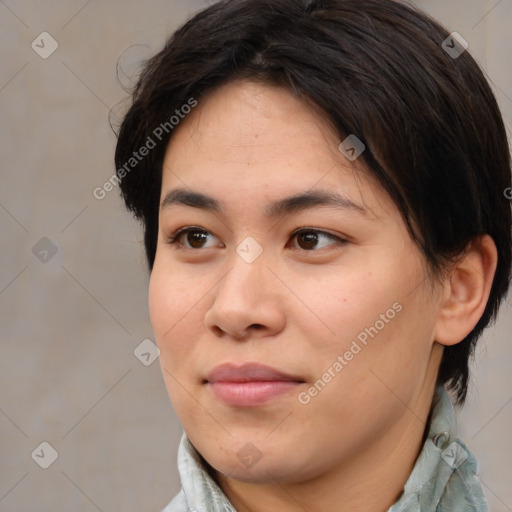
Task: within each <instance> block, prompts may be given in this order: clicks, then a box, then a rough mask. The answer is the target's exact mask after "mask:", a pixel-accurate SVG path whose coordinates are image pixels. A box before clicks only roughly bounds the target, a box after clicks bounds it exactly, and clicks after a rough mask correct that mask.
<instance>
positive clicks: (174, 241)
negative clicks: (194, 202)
mask: <svg viewBox="0 0 512 512" xmlns="http://www.w3.org/2000/svg"><path fill="white" fill-rule="evenodd" d="M189 231H198V232H202V233H206V234H208V235H211V236H213V237H214V238H217V237H216V236H215V235H213V233H211V232H210V231H208V230H207V229H205V228H203V227H201V226H183V227H181V228H179V229H177V230H176V231H174V232H173V233H172V235H170V236H168V237H166V239H165V240H164V243H166V244H169V245H180V246H182V247H183V248H184V249H190V250H191V251H195V252H197V251H200V250H205V249H211V248H212V247H200V248H194V247H187V246H186V245H183V244H182V243H180V242H178V238H180V237H181V236H182V235H184V234H186V233H188V232H189ZM301 233H316V234H319V235H323V236H325V237H327V238H328V239H330V240H332V241H334V242H337V244H346V243H348V242H349V240H348V239H347V238H345V237H342V236H339V235H335V234H333V233H330V232H328V231H325V230H323V229H320V228H314V227H307V226H302V227H300V228H297V229H295V230H294V231H293V232H292V233H291V234H290V237H289V238H290V240H292V239H293V238H294V237H296V236H297V235H299V234H301ZM332 245H334V244H332ZM224 247H225V246H224ZM329 247H330V246H329ZM323 249H325V248H323ZM294 250H297V251H301V252H304V253H315V252H319V251H318V250H307V249H301V248H300V247H299V248H294Z"/></svg>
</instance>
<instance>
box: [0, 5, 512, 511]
mask: <svg viewBox="0 0 512 512" xmlns="http://www.w3.org/2000/svg"><path fill="white" fill-rule="evenodd" d="M417 4H418V5H419V6H420V7H423V8H424V9H425V10H427V11H428V12H430V13H431V14H432V15H433V16H434V17H436V18H437V19H438V20H440V21H441V22H442V23H443V24H444V25H446V26H447V27H449V28H450V30H452V31H457V32H459V33H460V34H461V35H462V36H463V37H464V38H465V39H466V40H467V41H468V43H469V51H471V53H472V54H473V56H474V57H475V58H476V59H477V60H478V61H479V63H480V64H481V65H482V66H483V68H484V69H485V71H486V73H487V74H488V76H489V77H490V79H491V80H492V82H493V89H494V91H495V93H496V95H497V99H498V101H499V104H500V106H501V108H502V111H503V114H504V117H505V120H506V122H507V124H508V125H509V126H510V124H511V121H512V68H511V66H510V55H511V52H512V41H511V39H510V27H511V26H512V2H511V1H510V0H501V1H496V0H489V1H480V0H467V1H463V0H450V1H447V0H432V1H418V2H417ZM205 6H206V3H205V2H203V1H200V0H191V1H184V0H167V1H165V0H148V1H145V2H122V1H119V0H109V1H107V2H100V1H98V0H92V1H86V0H73V1H67V2H64V1H57V0H48V1H43V2H36V1H35V0H34V1H25V0H5V1H4V2H0V47H1V48H2V49H1V55H2V58H1V66H0V119H1V126H0V130H1V132H0V165H1V173H0V229H1V233H2V236H1V237H0V265H1V267H0V336H1V345H0V346H1V354H0V443H1V447H0V457H1V459H0V511H3V512H20V511H21V512H23V511H35V510H38V511H41V512H43V511H55V510H72V511H97V510H100V511H103V512H107V511H116V512H118V511H126V512H136V511H137V512H140V511H159V510H161V508H162V507H163V506H164V505H165V504H167V503H168V502H169V501H170V499H171V498H172V497H173V496H174V494H175V493H176V492H177V491H178V490H179V487H180V485H179V476H178V473H177V468H176V451H177V446H178V442H179V438H180V434H181V426H180V424H179V421H178V419H177V417H176V415H175V414H174V412H173V410H172V407H171V404H170V401H169V399H168V397H167V394H166V390H165V387H164V383H163V380H162V377H161V373H160V368H159V366H158V361H156V362H154V363H153V364H151V365H150V366H144V365H143V364H142V363H141V362H140V361H139V360H138V359H137V358H136V357H135V356H134V353H133V351H134V350H135V348H136V347H137V346H138V345H139V344H140V343H141V341H142V340H144V339H146V338H152V329H151V324H150V322H149V316H148V310H147V285H148V273H147V269H146V263H145V260H144V253H143V249H142V243H141V241H142V231H141V229H140V226H139V225H138V223H137V222H135V221H134V220H133V219H132V218H131V217H130V214H128V213H127V212H125V210H124V205H123V203H122V201H121V199H120V198H119V195H118V189H117V188H116V189H115V190H113V191H111V192H110V193H108V194H107V196H106V197H105V198H104V199H103V200H98V199H95V197H94V196H93V190H94V189H95V188H96V187H98V186H102V185H103V183H105V181H106V180H108V179H109V178H110V177H111V176H112V175H113V173H114V167H113V153H114V147H115V136H114V134H113V133H112V130H111V128H110V126H109V111H110V110H111V109H112V108H113V112H114V114H115V113H119V112H122V105H123V104H122V101H123V99H125V98H126V94H125V93H124V92H123V89H122V88H121V86H120V83H119V82H118V80H117V79H116V63H117V62H118V60H119V59H120V62H121V64H122V68H123V69H126V70H127V71H128V72H129V71H130V70H132V69H134V67H133V66H134V65H135V64H136V62H137V59H138V58H140V57H144V56H147V55H149V54H150V53H151V52H156V51H157V50H158V49H159V48H160V47H161V46H162V45H163V43H164V40H165V38H166V36H167V35H168V34H169V33H170V32H171V31H172V30H173V29H174V28H176V27H177V26H178V25H179V24H181V23H182V22H183V21H184V20H185V19H186V18H187V17H188V16H189V15H190V14H191V13H193V12H195V11H197V10H198V9H200V8H203V7H205ZM44 31H46V32H48V33H49V34H51V36H52V37H53V38H54V39H55V40H56V41H57V43H58V49H57V50H56V51H55V52H54V53H53V54H52V55H51V56H49V57H48V58H46V59H43V58H42V57H40V56H39V55H38V54H37V53H36V51H34V50H33V49H32V47H31V43H32V41H34V40H35V41H36V43H37V44H39V51H43V48H42V46H43V44H42V43H41V42H40V39H41V38H37V36H39V34H41V33H42V32H44ZM43 37H46V36H43ZM44 41H45V43H44V48H46V50H48V48H50V46H49V45H50V41H49V39H44ZM134 45H135V46H134ZM120 56H121V58H120ZM121 76H123V74H122V72H121ZM121 82H124V83H125V84H126V83H127V79H126V78H123V80H121ZM504 200H505V199H504ZM41 239H43V240H42V241H41ZM46 239H48V240H46ZM34 247H35V249H34ZM45 250H46V251H48V252H47V253H45V252H44V251H45ZM52 250H53V251H55V250H56V251H57V252H56V254H54V255H53V256H52ZM34 252H35V253H36V254H34ZM45 258H49V261H46V262H45V261H44V260H45ZM41 259H42V260H43V261H41ZM511 309H512V308H511V305H510V304H508V305H506V306H505V307H504V308H503V309H502V313H501V316H500V318H499V321H498V323H497V324H496V326H494V327H492V328H490V329H488V330H487V332H486V335H485V337H484V339H483V340H482V343H481V346H480V349H479V351H478V355H477V361H476V364H475V365H474V374H473V380H472V385H471V389H470V393H469V397H468V401H467V405H466V407H465V408H464V409H463V410H462V412H461V413H460V415H459V416H460V423H461V424H460V432H461V437H462V438H463V439H464V440H465V441H466V442H467V444H468V446H469V448H470V449H471V450H472V451H473V453H475V454H476V456H477V458H478V459H479V461H480V475H481V477H482V481H483V483H484V488H485V491H486V494H487V496H488V499H489V502H490V505H491V507H490V509H491V510H492V511H495V512H500V511H506V510H512V488H511V486H510V476H509V467H510V460H512V442H511V437H510V431H511V424H512V383H511V378H510V366H511V362H512V345H511V343H510V338H511V336H510V333H511V330H512V311H511ZM44 441H46V442H48V443H49V444H50V445H51V446H53V448H54V449H55V450H56V451H57V452H58V458H57V459H56V460H55V462H54V463H53V464H52V465H51V466H50V467H49V468H48V469H42V468H41V467H40V466H39V465H38V464H37V463H36V461H35V460H34V459H36V460H37V454H39V455H40V457H39V459H38V460H39V461H42V460H43V459H45V460H49V459H48V458H47V457H49V456H50V455H51V454H50V451H49V449H48V448H45V446H44V445H43V447H40V448H38V447H39V446H40V443H42V442H44ZM41 449H42V450H43V452H41ZM34 450H36V451H35V454H34V458H33V457H32V456H31V454H32V453H33V452H34ZM45 450H46V451H45ZM41 453H44V456H41Z"/></svg>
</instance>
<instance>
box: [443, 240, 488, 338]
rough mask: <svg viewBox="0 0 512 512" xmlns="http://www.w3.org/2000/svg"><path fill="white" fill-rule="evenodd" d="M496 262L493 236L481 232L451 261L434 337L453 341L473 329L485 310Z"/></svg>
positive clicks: (463, 336)
mask: <svg viewBox="0 0 512 512" xmlns="http://www.w3.org/2000/svg"><path fill="white" fill-rule="evenodd" d="M497 262H498V252H497V249H496V245H495V243H494V241H493V239H492V238H491V237H490V236H489V235H483V236H481V237H478V238H476V239H475V240H473V242H472V243H471V244H470V245H469V247H468V248H467V250H466V251H465V252H464V253H463V254H462V255H461V256H460V258H459V259H458V260H457V262H456V263H454V264H453V267H452V270H451V272H450V274H449V276H448V277H447V278H446V280H445V282H444V291H443V296H442V299H441V303H440V310H439V315H438V319H437V323H436V328H435V332H434V335H435V337H434V339H435V341H437V342H438V343H440V344H441V345H446V346H448V345H455V344H456V343H459V342H460V341H462V340H463V339H464V338H465V337H466V336H467V335H468V334H469V333H470V332H471V331H472V330H473V328H474V327H475V325H476V324H477V323H478V321H479V320H480V317H481V316H482V314H483V313H484V311H485V307H486V305H487V300H488V299H489V295H490V293H491V287H492V283H493V279H494V274H495V272H496V266H497Z"/></svg>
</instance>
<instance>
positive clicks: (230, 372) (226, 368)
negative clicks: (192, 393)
mask: <svg viewBox="0 0 512 512" xmlns="http://www.w3.org/2000/svg"><path fill="white" fill-rule="evenodd" d="M205 384H206V385H207V386H208V387H209V388H210V389H211V391H212V393H213V394H214V396H215V397H216V398H218V399H219V400H221V401H222V402H224V403H225V404H227V405H230V406H235V407H252V406H257V405H261V404H264V403H266V402H269V401H270V400H272V399H275V398H277V397H279V396H282V395H283V394H286V393H289V392H290V391H292V390H296V389H297V387H298V386H300V385H301V384H304V380H303V379H302V378H301V377H299V376H297V375H292V374H289V373H286V372H282V371H280V370H277V369H275V368H271V367H269V366H264V365H260V364H256V363H246V364H243V365H241V366H237V365H234V364H231V363H226V364H221V365H220V366H217V367H216V368H214V369H213V370H212V371H211V372H210V373H209V374H208V375H207V377H206V380H205Z"/></svg>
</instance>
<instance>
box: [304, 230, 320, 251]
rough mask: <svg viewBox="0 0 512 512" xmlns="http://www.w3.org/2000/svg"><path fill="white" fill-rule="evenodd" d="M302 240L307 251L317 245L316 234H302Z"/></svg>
mask: <svg viewBox="0 0 512 512" xmlns="http://www.w3.org/2000/svg"><path fill="white" fill-rule="evenodd" d="M300 238H301V239H302V241H303V242H304V245H306V248H307V249H312V248H313V247H314V246H315V245H316V243H317V234H316V233H302V234H301V235H300Z"/></svg>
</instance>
